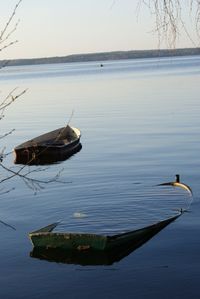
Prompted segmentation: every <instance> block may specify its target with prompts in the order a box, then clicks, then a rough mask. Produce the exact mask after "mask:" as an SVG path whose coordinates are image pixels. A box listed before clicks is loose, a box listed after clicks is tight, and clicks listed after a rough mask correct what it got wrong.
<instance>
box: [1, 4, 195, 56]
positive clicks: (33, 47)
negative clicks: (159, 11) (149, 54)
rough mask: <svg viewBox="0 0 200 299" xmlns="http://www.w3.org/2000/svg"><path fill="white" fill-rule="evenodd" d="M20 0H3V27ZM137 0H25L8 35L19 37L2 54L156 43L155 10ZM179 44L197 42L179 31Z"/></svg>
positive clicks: (66, 52) (139, 46) (62, 53)
mask: <svg viewBox="0 0 200 299" xmlns="http://www.w3.org/2000/svg"><path fill="white" fill-rule="evenodd" d="M17 2H18V0H1V2H0V31H2V29H3V28H4V26H5V24H6V22H7V21H8V18H9V16H10V15H11V13H12V11H13V9H14V7H15V5H16V3H17ZM138 2H139V0H22V2H21V3H20V6H19V8H18V9H17V11H16V15H15V17H14V20H13V23H12V24H11V25H12V26H10V30H12V28H13V27H14V25H15V23H16V22H17V20H18V19H20V22H19V25H18V27H17V30H16V31H15V32H13V34H12V35H11V37H10V39H9V40H10V41H12V40H13V41H14V40H18V42H17V43H16V44H14V45H13V46H10V47H8V48H7V49H4V50H3V51H1V52H0V60H2V59H17V58H37V57H51V56H66V55H71V54H80V53H94V52H107V51H126V50H143V49H157V48H158V37H157V35H156V34H155V32H154V28H155V19H154V16H153V15H152V14H151V13H150V11H149V9H148V8H147V7H144V6H143V7H142V8H141V9H140V11H139V12H138V9H137V8H138V5H137V4H138ZM184 2H185V1H184ZM184 2H183V3H184ZM187 9H188V7H186V10H187ZM183 12H184V10H183ZM190 23H191V20H190V19H189V18H186V24H187V25H188V28H189V31H191V30H192V29H191V28H190ZM191 32H192V31H191ZM7 43H8V41H7ZM176 46H177V47H179V48H184V47H193V46H194V44H193V43H192V42H191V41H190V40H189V39H188V37H187V34H185V33H182V32H181V34H180V37H179V39H178V41H177V45H176ZM161 48H166V45H161Z"/></svg>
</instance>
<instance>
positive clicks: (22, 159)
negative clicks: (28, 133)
mask: <svg viewBox="0 0 200 299" xmlns="http://www.w3.org/2000/svg"><path fill="white" fill-rule="evenodd" d="M81 149H82V144H81V143H79V145H78V146H77V147H76V148H74V149H73V151H70V152H60V151H57V152H53V153H51V154H49V153H48V154H44V153H43V154H42V155H40V154H36V155H35V157H34V156H33V155H32V157H31V159H30V157H28V156H16V158H15V161H14V163H15V164H21V165H38V166H39V165H51V164H55V163H61V162H63V161H65V160H68V159H70V158H71V157H72V156H74V155H75V154H77V153H78V152H80V151H81Z"/></svg>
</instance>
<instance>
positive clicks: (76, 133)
mask: <svg viewBox="0 0 200 299" xmlns="http://www.w3.org/2000/svg"><path fill="white" fill-rule="evenodd" d="M80 137H81V132H80V130H79V129H77V128H74V127H71V126H69V125H67V126H66V127H63V128H59V129H57V130H54V131H51V132H48V133H46V134H43V135H40V136H38V137H36V138H33V139H31V140H28V141H26V142H24V143H22V144H20V145H18V146H17V147H15V148H14V153H15V163H16V164H19V163H20V164H34V162H35V161H37V160H38V159H39V160H43V159H44V160H47V161H48V160H50V161H51V160H55V161H56V160H64V159H65V158H67V157H68V156H71V155H73V154H74V153H76V152H77V151H78V150H80V147H81V146H80Z"/></svg>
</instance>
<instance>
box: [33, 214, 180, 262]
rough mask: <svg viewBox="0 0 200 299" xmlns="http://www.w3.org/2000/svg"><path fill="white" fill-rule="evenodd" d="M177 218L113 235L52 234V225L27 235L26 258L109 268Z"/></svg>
mask: <svg viewBox="0 0 200 299" xmlns="http://www.w3.org/2000/svg"><path fill="white" fill-rule="evenodd" d="M180 215H182V212H180V213H179V214H178V215H176V216H173V217H171V218H168V219H165V220H163V221H160V222H158V223H155V224H153V225H150V226H147V227H144V228H141V229H138V230H134V231H130V232H127V233H123V234H119V235H114V236H101V235H95V234H94V235H87V234H79V235H78V234H73V233H71V234H69V233H53V232H51V231H52V230H53V226H51V225H50V226H48V227H49V228H51V229H50V230H49V232H47V231H46V230H45V229H46V228H43V229H41V230H38V231H36V232H33V233H30V234H29V237H30V239H31V241H32V243H33V245H34V248H33V250H32V251H31V252H30V256H31V257H33V258H38V259H41V260H46V261H49V262H57V263H65V264H76V265H82V266H89V265H94V266H97V265H112V264H113V263H115V262H119V261H120V260H121V259H123V258H124V257H126V256H128V255H129V254H130V253H131V252H133V251H134V250H136V249H137V248H139V247H140V246H142V245H143V244H145V243H146V242H147V241H149V240H150V239H151V238H152V237H153V236H155V235H156V234H157V233H159V232H160V231H161V230H162V229H164V228H165V227H166V226H167V225H169V224H170V223H171V222H173V221H174V220H176V219H177V218H178V217H179V216H180ZM54 227H55V224H54ZM103 239H104V247H102V248H101V249H94V248H95V246H96V248H97V247H98V246H100V243H101V240H103ZM86 240H87V243H86ZM83 244H85V245H83ZM97 244H98V245H97Z"/></svg>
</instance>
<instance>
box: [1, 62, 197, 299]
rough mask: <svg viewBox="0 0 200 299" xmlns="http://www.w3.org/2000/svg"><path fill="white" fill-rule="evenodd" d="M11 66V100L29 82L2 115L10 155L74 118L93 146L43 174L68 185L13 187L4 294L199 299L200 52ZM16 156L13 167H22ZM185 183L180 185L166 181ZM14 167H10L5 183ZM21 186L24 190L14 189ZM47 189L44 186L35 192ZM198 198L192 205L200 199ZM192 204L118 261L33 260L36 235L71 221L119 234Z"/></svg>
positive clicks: (35, 171) (5, 86)
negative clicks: (52, 225)
mask: <svg viewBox="0 0 200 299" xmlns="http://www.w3.org/2000/svg"><path fill="white" fill-rule="evenodd" d="M103 65H104V67H100V64H99V62H89V63H71V64H55V65H35V66H21V67H7V68H4V69H2V70H1V72H0V82H1V98H2V99H3V98H5V96H6V95H7V93H8V92H9V91H11V90H12V89H13V88H15V87H18V89H17V91H19V92H20V91H21V90H23V89H26V88H28V90H27V92H26V94H25V95H24V96H22V97H21V98H19V99H18V100H17V102H16V103H13V104H12V105H11V106H10V107H9V109H8V110H7V111H6V113H5V118H4V119H3V120H1V134H3V133H4V132H7V131H9V130H11V129H13V128H15V132H14V133H13V134H11V135H9V136H7V137H6V138H4V139H2V140H1V147H3V146H6V151H7V152H11V151H12V149H13V148H14V147H15V146H16V145H18V144H20V143H22V142H24V141H25V140H27V139H30V138H32V137H35V136H38V135H40V134H42V133H44V132H48V131H50V130H53V129H55V128H58V127H61V126H64V125H65V124H66V123H67V122H68V120H69V118H70V115H71V113H72V111H73V117H72V120H71V124H72V125H73V126H76V127H78V128H80V129H81V132H82V137H81V143H82V150H81V151H80V152H79V153H77V154H76V155H74V156H73V157H72V158H71V159H69V160H66V161H64V162H61V163H57V164H54V165H49V166H47V167H42V166H41V167H39V166H37V167H30V168H26V169H25V170H24V171H25V172H28V171H31V172H32V173H31V176H32V177H35V178H37V179H40V180H45V181H47V180H49V179H52V178H53V177H54V176H55V175H56V174H57V173H58V172H60V171H62V172H61V175H60V178H59V179H60V180H61V181H62V183H51V184H46V185H45V184H44V185H41V186H42V187H44V188H43V189H41V190H38V191H37V192H35V191H36V190H31V189H30V186H29V187H28V186H26V184H25V183H24V181H23V180H22V179H20V178H18V177H15V178H14V179H12V180H8V181H7V182H5V183H2V184H1V188H3V189H1V200H0V220H2V221H5V222H7V223H9V224H10V225H12V226H14V227H15V228H16V231H14V230H12V229H10V228H9V227H6V226H4V225H1V226H0V230H1V249H0V265H1V273H2V274H1V277H0V297H1V298H6V299H7V298H9V299H10V298H20V299H21V298H61V297H67V298H80V297H82V298H93V297H95V298H122V297H125V298H142V299H143V298H161V297H162V298H169V297H171V298H199V282H198V277H199V274H200V270H199V269H200V259H199V250H200V241H199V238H198V230H199V227H200V220H199V219H200V217H199V216H200V201H199V194H200V187H199V178H200V173H199V161H200V160H199V152H200V143H199V127H200V118H199V114H200V102H199V79H200V71H199V65H200V56H192V57H180V58H160V59H143V60H125V61H122V60H121V61H106V62H103ZM13 160H14V158H13V155H12V154H10V155H8V156H7V158H6V159H5V160H4V163H5V165H7V166H11V167H12V169H13V170H17V169H18V167H19V166H16V165H14V164H13ZM177 173H179V174H180V175H181V180H182V181H184V182H185V183H187V184H188V185H190V186H191V188H192V189H193V194H194V199H193V202H192V204H191V201H192V198H191V196H190V195H189V193H188V192H187V191H185V190H182V189H179V188H176V189H174V188H169V187H158V186H156V185H157V184H159V183H162V182H166V181H171V180H174V175H175V174H177ZM5 176H8V173H5V172H3V170H1V179H2V178H5ZM12 188H15V189H14V190H13V191H11V192H9V193H6V194H2V192H4V191H5V192H6V191H7V190H10V189H12ZM35 193H36V194H35ZM190 204H191V205H190ZM189 206H190V208H189V211H190V213H184V214H183V215H182V216H181V217H180V218H179V219H177V220H176V222H174V223H172V224H171V225H170V226H168V227H167V228H165V229H164V230H163V231H161V232H160V233H159V234H158V235H156V236H155V237H154V238H153V239H152V240H150V241H149V242H148V243H146V244H144V245H143V246H142V247H140V248H138V249H137V250H136V251H134V252H132V253H131V254H129V255H128V256H126V257H124V258H123V259H121V260H120V261H119V262H115V263H114V264H112V265H110V266H106V265H104V266H81V265H79V264H73V263H71V264H70V263H69V264H63V263H56V262H48V261H45V260H40V259H36V258H31V257H30V251H31V250H32V245H31V243H30V241H29V240H28V232H30V231H33V230H35V229H38V228H40V227H42V226H45V225H47V224H49V223H52V222H55V221H58V220H61V223H60V225H59V226H58V228H57V229H58V230H59V231H81V232H96V233H108V234H113V233H117V232H123V231H127V230H132V229H135V228H138V227H142V226H144V225H148V224H151V223H153V222H155V221H158V220H161V219H164V218H166V217H168V216H171V215H175V214H176V213H177V209H180V208H188V207H189Z"/></svg>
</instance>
